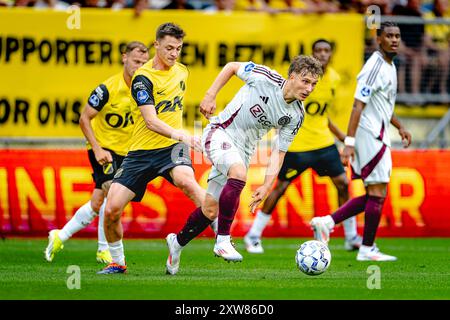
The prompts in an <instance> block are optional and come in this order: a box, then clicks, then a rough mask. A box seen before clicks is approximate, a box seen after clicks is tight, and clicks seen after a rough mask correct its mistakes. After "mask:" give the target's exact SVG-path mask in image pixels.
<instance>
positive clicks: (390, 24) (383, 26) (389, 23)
mask: <svg viewBox="0 0 450 320" xmlns="http://www.w3.org/2000/svg"><path fill="white" fill-rule="evenodd" d="M389 27H397V28H398V24H396V23H395V22H394V21H384V22H382V23H381V25H380V28H379V29H377V36H381V34H382V33H383V31H384V29H386V28H389Z"/></svg>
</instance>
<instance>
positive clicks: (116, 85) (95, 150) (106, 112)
mask: <svg viewBox="0 0 450 320" xmlns="http://www.w3.org/2000/svg"><path fill="white" fill-rule="evenodd" d="M148 59H149V55H148V48H147V47H146V46H145V45H144V44H143V43H141V42H138V41H133V42H130V43H128V44H127V46H126V48H125V52H124V53H123V54H122V63H123V70H122V71H121V72H119V73H118V74H115V75H114V76H112V77H110V78H108V79H107V80H106V81H104V82H103V83H102V84H100V85H99V86H98V87H97V88H95V90H93V91H92V93H91V95H90V97H89V100H88V102H87V104H86V106H85V107H84V109H83V111H82V113H81V117H80V127H81V131H82V132H83V134H84V136H85V137H86V140H87V147H88V157H89V162H90V163H91V167H92V170H93V172H94V173H93V174H92V177H93V179H94V182H95V189H94V191H93V192H92V197H91V200H90V201H89V202H87V203H85V204H84V205H83V206H81V207H80V208H79V209H78V210H77V211H76V213H75V215H74V216H73V217H72V219H70V220H69V222H67V223H66V224H65V225H64V227H63V228H62V229H61V230H58V229H55V230H51V231H50V233H49V237H48V241H49V242H48V246H47V248H46V249H45V259H46V260H47V261H49V262H51V261H52V260H53V258H54V256H55V254H56V253H57V252H59V251H60V250H62V249H63V248H64V242H66V241H67V240H68V239H70V238H71V237H72V236H73V235H74V234H75V233H77V232H78V231H80V230H81V229H83V228H85V227H87V226H88V225H89V224H90V223H91V222H92V221H93V220H94V218H95V217H96V216H99V221H98V251H97V261H98V262H102V263H109V262H111V254H110V252H109V249H108V243H107V241H106V238H105V233H104V230H103V218H104V210H105V203H106V201H105V197H106V195H107V193H108V189H109V186H110V185H111V181H112V179H113V176H114V173H115V171H116V170H117V169H118V167H119V166H120V165H121V163H122V160H123V158H124V156H125V155H126V153H127V151H128V141H129V138H130V135H131V132H132V130H133V124H134V121H133V118H132V117H131V101H130V96H129V91H130V84H131V78H132V77H133V74H134V73H135V71H136V70H137V69H138V68H140V67H141V66H142V65H143V64H144V63H146V62H147V61H148Z"/></svg>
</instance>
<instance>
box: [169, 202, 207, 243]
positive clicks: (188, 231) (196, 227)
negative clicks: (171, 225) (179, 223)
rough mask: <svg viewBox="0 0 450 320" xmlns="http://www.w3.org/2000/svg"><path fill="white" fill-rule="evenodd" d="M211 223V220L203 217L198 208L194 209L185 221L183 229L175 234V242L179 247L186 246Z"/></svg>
mask: <svg viewBox="0 0 450 320" xmlns="http://www.w3.org/2000/svg"><path fill="white" fill-rule="evenodd" d="M211 222H212V221H211V220H209V219H208V218H207V217H205V215H204V214H203V212H202V209H201V208H200V207H198V208H197V209H195V210H194V211H193V212H192V213H191V215H190V216H189V218H188V219H187V221H186V224H185V225H184V227H183V229H181V231H180V232H178V234H177V241H178V243H179V244H180V246H185V245H187V244H188V242H189V241H191V240H192V239H194V238H195V237H196V236H198V235H199V234H200V233H202V231H203V230H205V229H206V228H207V227H208V226H209V225H210V224H211Z"/></svg>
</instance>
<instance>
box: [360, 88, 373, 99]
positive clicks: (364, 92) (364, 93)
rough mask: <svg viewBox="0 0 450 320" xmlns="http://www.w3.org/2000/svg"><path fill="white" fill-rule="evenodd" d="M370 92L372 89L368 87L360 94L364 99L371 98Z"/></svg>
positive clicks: (362, 89)
mask: <svg viewBox="0 0 450 320" xmlns="http://www.w3.org/2000/svg"><path fill="white" fill-rule="evenodd" d="M370 92H371V89H370V87H367V86H364V87H362V88H361V91H360V93H361V95H362V96H363V97H368V96H370Z"/></svg>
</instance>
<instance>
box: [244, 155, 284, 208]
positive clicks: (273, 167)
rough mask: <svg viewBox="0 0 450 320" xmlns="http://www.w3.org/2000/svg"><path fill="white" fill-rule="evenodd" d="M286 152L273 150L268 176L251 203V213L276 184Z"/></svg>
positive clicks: (256, 191) (267, 170)
mask: <svg viewBox="0 0 450 320" xmlns="http://www.w3.org/2000/svg"><path fill="white" fill-rule="evenodd" d="M285 155H286V152H284V151H280V150H277V149H275V150H273V151H272V154H271V155H270V159H269V164H268V166H267V169H266V176H265V178H264V184H263V185H262V186H260V187H259V188H258V189H256V190H255V192H254V193H253V195H252V201H251V203H250V211H251V212H254V211H255V209H256V208H257V207H258V205H259V204H260V202H261V201H262V200H263V199H264V198H265V197H266V195H267V194H268V193H269V191H270V189H272V186H273V184H274V182H275V179H276V178H277V176H278V173H279V172H280V169H281V166H282V165H283V161H284V157H285Z"/></svg>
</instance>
